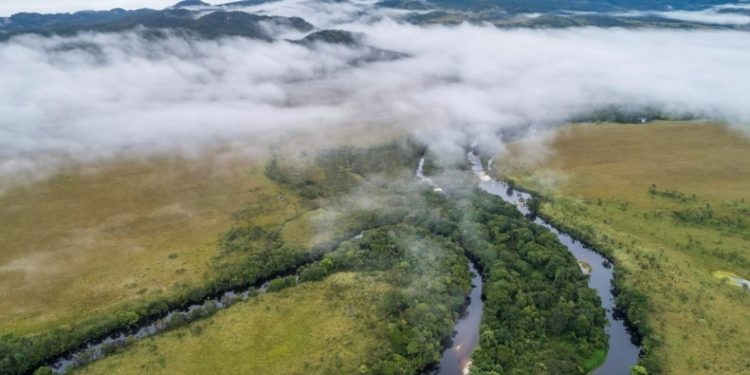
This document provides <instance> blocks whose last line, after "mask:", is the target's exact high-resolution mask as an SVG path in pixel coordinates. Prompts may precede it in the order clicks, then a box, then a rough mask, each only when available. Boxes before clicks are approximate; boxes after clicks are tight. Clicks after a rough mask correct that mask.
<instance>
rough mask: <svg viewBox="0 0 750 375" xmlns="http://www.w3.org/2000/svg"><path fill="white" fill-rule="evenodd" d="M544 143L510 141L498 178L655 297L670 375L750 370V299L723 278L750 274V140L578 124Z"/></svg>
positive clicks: (659, 126) (696, 129)
mask: <svg viewBox="0 0 750 375" xmlns="http://www.w3.org/2000/svg"><path fill="white" fill-rule="evenodd" d="M542 143H543V144H544V146H545V147H542V148H540V147H538V146H539V140H538V139H537V140H534V141H531V140H525V141H519V142H517V143H516V144H514V145H512V146H511V147H510V148H509V151H508V153H507V154H506V155H505V157H503V158H498V161H497V162H496V165H495V167H496V168H495V170H496V173H498V174H499V175H501V176H502V177H505V178H508V179H510V180H512V181H514V182H515V183H516V184H517V185H519V186H521V187H523V188H525V189H528V190H532V191H535V192H537V193H539V194H540V195H542V196H544V197H546V198H548V199H546V200H545V202H544V203H543V204H542V206H541V213H542V214H544V215H546V216H548V217H550V218H551V219H552V220H553V221H555V222H557V223H560V224H562V225H563V226H566V227H570V228H575V229H577V230H579V231H581V232H582V233H585V234H587V237H589V238H588V240H590V241H592V242H593V243H594V244H595V245H596V246H597V247H599V248H600V249H601V250H602V251H604V252H606V253H608V254H610V256H612V257H613V258H614V259H615V260H616V267H618V268H620V269H622V270H624V271H627V272H625V273H622V275H623V276H621V277H622V280H621V281H622V282H623V283H624V285H625V286H627V287H629V288H633V289H634V290H637V291H640V292H642V293H645V295H646V296H647V297H648V301H649V308H648V318H647V323H648V325H649V326H651V327H652V328H653V330H654V334H653V335H652V336H653V337H652V339H653V340H654V341H655V342H658V343H660V344H659V345H657V346H655V348H654V350H653V352H652V353H651V354H650V356H652V357H653V359H654V360H655V361H656V363H658V364H660V365H661V367H662V369H663V372H664V373H667V374H718V373H721V374H747V373H750V356H748V355H747V353H748V348H750V315H749V314H748V313H747V312H748V310H749V308H750V293H748V292H747V291H744V290H742V289H741V288H739V287H736V286H732V285H731V284H730V283H726V282H725V281H724V280H721V279H720V278H717V277H715V276H714V275H717V274H719V275H721V274H724V273H732V274H735V275H738V276H739V277H744V278H746V279H747V278H750V230H748V227H747V226H748V225H750V218H749V217H748V216H749V215H748V213H750V139H748V137H747V136H746V134H743V133H741V132H738V131H733V130H731V129H729V128H727V127H725V126H722V125H719V124H711V123H690V122H657V123H654V124H649V125H622V124H579V125H572V126H567V127H564V128H562V129H561V130H559V131H557V132H556V133H554V134H552V135H551V136H549V137H546V138H545V139H543V141H542ZM539 150H545V151H544V152H543V153H540V151H539ZM652 185H654V186H655V188H653V187H652ZM650 189H652V190H653V191H654V192H655V193H650ZM675 212H677V213H693V214H695V213H701V212H702V213H704V214H705V213H707V212H708V213H710V218H709V219H706V220H693V221H685V220H678V217H677V214H676V213H675ZM704 219H705V218H704ZM717 271H719V273H717Z"/></svg>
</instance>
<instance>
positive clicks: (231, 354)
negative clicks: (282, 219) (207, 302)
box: [79, 273, 386, 374]
mask: <svg viewBox="0 0 750 375" xmlns="http://www.w3.org/2000/svg"><path fill="white" fill-rule="evenodd" d="M385 290H386V286H385V284H383V283H382V282H379V281H378V280H377V278H376V277H375V276H372V275H365V274H355V273H337V274H334V275H332V276H329V277H327V278H326V279H325V280H323V281H318V282H312V283H305V284H302V285H300V286H297V287H294V288H288V289H284V290H282V291H279V292H275V293H268V294H264V295H259V296H257V297H254V298H251V299H250V300H248V301H247V302H245V303H241V304H238V305H236V306H233V307H232V308H230V309H227V310H224V311H220V312H218V313H216V314H215V315H214V316H212V317H210V318H208V319H205V320H201V321H198V322H194V323H192V324H191V325H190V326H188V327H185V328H181V329H177V330H174V331H171V332H169V333H167V334H165V335H161V336H158V337H154V338H150V339H147V340H144V341H141V342H138V343H137V344H135V345H133V346H132V347H130V348H128V350H125V351H123V352H119V353H116V354H114V355H112V356H110V357H107V358H105V359H104V360H102V361H98V362H95V363H93V364H92V365H90V366H87V367H85V368H83V369H82V370H81V371H79V373H81V374H207V373H213V374H239V373H242V374H309V373H321V374H322V373H326V374H354V373H357V372H359V367H360V366H361V365H362V364H364V363H365V362H366V361H367V360H368V358H369V353H373V352H376V351H377V345H378V341H377V340H376V338H377V337H378V334H377V330H383V329H384V328H385V327H383V326H382V325H381V324H380V322H379V321H378V320H377V319H376V318H375V317H376V316H377V314H376V311H374V310H375V309H376V307H377V306H378V303H379V301H380V300H381V299H382V296H383V293H384V291H385Z"/></svg>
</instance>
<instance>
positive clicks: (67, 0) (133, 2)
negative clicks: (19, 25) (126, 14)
mask: <svg viewBox="0 0 750 375" xmlns="http://www.w3.org/2000/svg"><path fill="white" fill-rule="evenodd" d="M177 2H178V0H2V1H0V16H10V15H12V14H14V13H19V12H39V13H64V12H75V11H78V10H109V9H113V8H124V9H138V8H154V9H162V8H166V7H168V6H171V5H174V4H175V3H177Z"/></svg>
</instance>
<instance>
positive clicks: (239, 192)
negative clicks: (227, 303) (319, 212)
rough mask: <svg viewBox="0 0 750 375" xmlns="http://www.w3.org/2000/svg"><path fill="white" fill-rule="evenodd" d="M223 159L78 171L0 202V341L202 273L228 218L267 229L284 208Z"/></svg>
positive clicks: (288, 201)
mask: <svg viewBox="0 0 750 375" xmlns="http://www.w3.org/2000/svg"><path fill="white" fill-rule="evenodd" d="M262 163H263V161H262V160H261V161H258V160H247V159H245V158H243V157H239V156H237V155H233V154H227V153H223V152H216V153H211V154H209V155H205V156H201V157H198V158H191V159H185V158H178V157H171V158H157V159H153V160H150V161H148V162H145V161H129V162H128V161H122V162H117V163H113V164H107V165H104V166H99V167H97V168H96V169H93V168H91V167H89V168H83V167H81V168H79V169H77V170H74V171H69V172H66V173H65V174H62V175H59V176H56V177H53V178H51V179H49V180H47V181H44V182H41V183H37V184H34V185H31V186H26V187H19V188H15V189H11V190H10V191H8V192H6V193H5V194H3V195H0V228H2V229H1V231H2V235H0V249H2V251H1V252H0V331H2V332H13V333H16V334H29V333H36V332H39V331H42V330H45V329H49V328H53V327H57V326H60V325H64V324H68V323H73V322H76V321H79V320H81V319H84V318H86V317H89V316H90V315H92V314H97V313H101V314H106V313H107V312H108V310H109V309H110V308H112V307H113V306H115V305H117V304H120V303H122V302H126V301H135V300H138V299H139V298H140V297H142V296H146V295H149V294H154V293H157V294H158V293H163V294H169V293H170V291H171V290H172V289H173V286H174V285H176V284H187V285H195V283H199V282H201V281H202V280H203V279H204V278H206V277H207V276H208V275H207V273H210V272H211V267H210V265H211V264H210V263H211V259H212V257H214V256H215V255H216V239H217V238H218V237H219V235H220V234H221V233H223V232H224V231H226V230H227V228H229V227H230V226H231V224H232V215H231V214H232V212H234V211H235V210H237V209H238V208H239V207H242V206H243V205H244V206H247V205H253V204H255V205H261V206H262V207H263V209H262V212H261V213H260V214H258V215H256V216H255V217H254V218H253V219H254V220H255V221H256V222H257V224H259V225H274V224H278V223H280V222H282V221H283V220H286V219H288V218H289V217H292V216H293V215H295V214H296V209H297V204H296V200H295V198H294V197H293V196H291V195H289V194H287V193H286V192H283V191H281V190H279V188H278V187H276V186H275V185H274V184H272V183H271V182H270V181H268V180H267V178H266V177H265V176H264V175H263V165H262Z"/></svg>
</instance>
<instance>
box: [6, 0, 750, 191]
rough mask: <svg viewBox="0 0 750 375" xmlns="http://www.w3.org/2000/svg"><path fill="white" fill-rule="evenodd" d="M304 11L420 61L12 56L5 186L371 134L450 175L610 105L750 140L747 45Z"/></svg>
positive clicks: (313, 51)
mask: <svg viewBox="0 0 750 375" xmlns="http://www.w3.org/2000/svg"><path fill="white" fill-rule="evenodd" d="M306 3H309V2H305V1H303V0H294V1H288V2H284V3H282V4H274V5H273V9H271V8H269V9H267V10H266V11H267V12H270V13H275V14H284V15H295V14H298V15H305V16H306V18H307V19H309V20H312V22H313V23H314V24H318V25H319V24H325V25H326V26H335V27H338V28H343V29H347V30H351V31H356V32H360V33H362V34H363V35H364V43H365V44H366V45H370V46H373V47H376V48H380V49H385V50H391V51H396V52H400V53H402V54H404V56H406V57H404V58H400V59H395V60H388V61H375V62H360V63H358V64H352V63H351V62H352V61H363V59H364V58H365V57H367V56H368V54H369V53H370V50H368V49H367V48H364V47H348V46H331V45H317V46H314V47H305V46H302V45H298V44H293V43H289V42H286V41H278V42H273V43H268V42H261V41H255V40H251V39H244V38H226V39H220V40H196V39H185V38H183V37H178V36H173V37H170V38H167V39H164V40H157V41H154V40H145V39H142V38H141V37H140V36H139V35H137V34H135V33H130V32H126V33H119V34H91V33H85V34H81V35H78V36H74V37H66V38H61V37H54V38H47V37H40V36H22V37H16V38H14V39H12V40H10V41H8V42H4V43H0V66H2V67H3V73H5V74H0V181H3V180H4V181H11V182H12V183H16V182H19V181H26V180H30V179H31V180H33V179H35V178H42V177H44V176H48V175H49V174H51V173H54V172H55V171H56V170H58V169H59V168H61V167H62V166H64V165H67V164H69V163H87V162H92V161H97V160H106V159H110V158H116V157H118V156H120V155H123V154H128V155H147V154H149V153H157V152H183V153H189V152H193V151H194V150H196V149H200V148H201V147H203V146H205V145H206V144H209V143H216V142H231V141H233V140H237V139H243V138H254V139H258V138H261V139H262V137H265V136H269V135H277V134H279V133H285V132H293V131H295V130H299V129H306V130H310V129H312V130H316V129H321V128H324V127H328V128H333V129H336V128H337V127H346V126H350V125H352V124H363V123H366V124H382V126H398V127H402V128H405V129H410V130H412V131H414V133H415V134H417V136H418V137H419V138H420V139H421V140H423V141H424V142H425V143H426V144H427V145H428V146H429V147H430V148H431V149H432V150H433V151H435V152H436V153H437V154H438V155H440V156H441V157H442V158H444V161H450V160H458V159H462V158H463V156H464V155H463V148H462V147H464V146H465V145H466V144H469V143H472V142H478V143H479V144H480V146H481V147H482V148H483V149H486V150H490V151H500V150H501V149H502V148H503V145H502V142H501V141H500V140H499V139H498V137H497V134H498V132H499V131H500V130H501V129H504V128H509V127H518V126H527V125H535V126H536V125H538V126H556V125H558V124H562V123H564V122H565V121H566V120H567V119H569V118H571V117H573V116H576V115H581V114H585V113H587V112H590V111H592V110H595V109H600V108H602V107H605V106H610V105H616V106H624V107H643V106H649V107H654V108H658V109H660V110H662V111H665V112H667V113H671V114H676V115H684V114H696V113H697V114H701V115H706V116H709V117H711V118H714V119H718V120H722V121H726V122H728V123H730V124H732V125H733V126H736V127H738V128H743V129H747V128H748V124H750V106H748V105H747V98H750V85H744V84H739V83H741V82H750V69H747V67H748V66H750V48H747V46H748V45H750V33H748V32H741V31H716V30H699V31H697V30H693V31H685V30H657V29H639V30H626V29H616V28H613V29H597V28H568V29H550V30H532V29H514V30H500V29H496V28H494V27H491V26H479V25H468V24H464V25H458V26H429V27H421V26H415V25H408V24H402V23H398V22H396V21H393V20H391V19H388V18H383V19H380V20H378V21H373V19H372V18H370V17H368V18H367V19H366V20H364V19H360V18H358V17H361V14H362V13H361V12H357V11H356V9H357V7H363V6H366V5H365V4H364V3H359V4H344V5H341V6H342V9H341V10H340V12H338V13H336V14H340V15H344V16H342V17H339V18H338V19H336V18H332V17H331V13H332V12H335V11H336V9H332V8H330V7H324V8H321V7H319V6H317V5H315V6H310V7H306V5H305V4H306ZM285 4H286V5H285ZM0 187H2V186H0Z"/></svg>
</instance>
